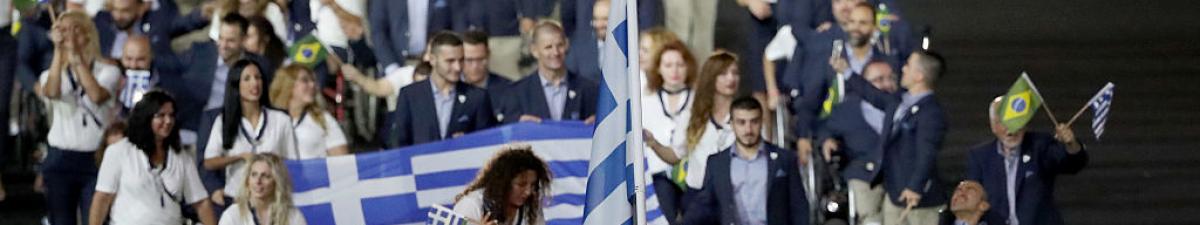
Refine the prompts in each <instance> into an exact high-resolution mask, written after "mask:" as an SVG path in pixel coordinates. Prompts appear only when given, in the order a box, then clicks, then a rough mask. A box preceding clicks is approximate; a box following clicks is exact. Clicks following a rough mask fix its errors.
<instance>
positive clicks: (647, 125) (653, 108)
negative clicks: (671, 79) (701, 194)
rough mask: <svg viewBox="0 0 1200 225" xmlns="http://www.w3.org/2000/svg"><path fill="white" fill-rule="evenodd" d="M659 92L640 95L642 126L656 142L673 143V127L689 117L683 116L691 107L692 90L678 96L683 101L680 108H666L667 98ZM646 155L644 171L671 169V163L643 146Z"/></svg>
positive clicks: (653, 171)
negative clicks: (680, 96)
mask: <svg viewBox="0 0 1200 225" xmlns="http://www.w3.org/2000/svg"><path fill="white" fill-rule="evenodd" d="M661 95H662V96H661V97H660V94H659V92H648V94H645V95H642V112H643V113H642V128H644V129H646V130H649V131H650V133H651V134H653V135H654V139H655V140H657V141H658V143H666V144H671V143H674V141H675V139H674V135H675V129H678V128H679V127H681V126H682V125H680V124H685V123H687V122H688V118H689V117H685V116H686V115H689V114H690V113H687V112H688V111H690V110H691V109H692V100H691V99H692V98H691V96H692V92H691V91H688V92H687V93H686V94H685V96H682V98H680V101H684V103H683V104H684V105H683V107H682V108H674V109H667V108H669V107H670V106H669V105H668V104H666V102H664V101H665V100H667V96H666V95H667V94H666V93H662V94H661ZM645 155H646V167H648V168H647V169H646V173H648V174H655V173H658V172H663V171H667V170H670V169H671V165H668V164H667V163H666V162H663V160H662V158H660V157H658V154H657V153H654V150H651V149H650V147H649V146H646V147H645Z"/></svg>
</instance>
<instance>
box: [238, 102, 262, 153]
mask: <svg viewBox="0 0 1200 225" xmlns="http://www.w3.org/2000/svg"><path fill="white" fill-rule="evenodd" d="M263 110H265V109H263ZM259 115H260V116H262V123H261V124H259V125H261V126H262V130H259V131H258V134H256V135H255V136H254V138H253V139H252V138H250V132H249V131H246V126H241V124H238V129H241V130H242V137H244V138H246V142H250V152H251V153H258V145H259V144H261V143H260V141H262V137H263V134H265V133H267V132H266V131H267V119H268V118H269V117H267V112H266V111H263V112H261V113H260V114H259Z"/></svg>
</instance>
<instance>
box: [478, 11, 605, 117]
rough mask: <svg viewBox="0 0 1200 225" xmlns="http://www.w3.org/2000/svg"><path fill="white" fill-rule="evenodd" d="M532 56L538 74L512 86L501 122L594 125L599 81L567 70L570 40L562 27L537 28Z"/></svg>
mask: <svg viewBox="0 0 1200 225" xmlns="http://www.w3.org/2000/svg"><path fill="white" fill-rule="evenodd" d="M529 52H530V53H532V54H533V57H534V58H536V59H537V70H536V71H534V72H533V74H531V75H529V76H526V77H525V78H523V79H521V80H520V81H517V82H516V83H513V85H512V86H509V88H508V89H507V91H506V92H507V93H506V94H507V95H508V97H509V99H510V100H509V101H508V102H507V104H508V106H506V107H504V110H505V111H506V112H504V113H503V114H504V115H503V117H504V118H502V119H501V120H503V121H504V122H505V123H512V122H518V121H521V122H541V121H543V120H582V121H584V122H587V123H591V122H594V121H595V120H596V116H595V114H596V101H597V99H598V95H599V90H598V88H599V87H598V85H597V84H596V82H595V81H592V80H591V79H587V78H582V77H580V76H579V75H576V74H574V73H571V72H569V71H568V70H567V67H566V63H564V58H565V57H564V56H566V54H567V38H566V35H564V34H563V29H562V26H559V25H558V24H557V23H554V22H542V23H540V24H538V25H537V26H536V27H534V28H533V42H532V43H530V45H529Z"/></svg>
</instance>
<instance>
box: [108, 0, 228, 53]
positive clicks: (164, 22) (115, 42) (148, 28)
mask: <svg viewBox="0 0 1200 225" xmlns="http://www.w3.org/2000/svg"><path fill="white" fill-rule="evenodd" d="M150 8H151V4H150V3H149V2H146V1H142V0H112V1H110V2H109V7H107V9H106V10H104V11H100V12H99V13H96V17H94V18H92V21H94V22H95V23H96V31H97V32H98V33H99V34H100V51H101V52H103V53H104V55H106V56H109V57H110V58H120V57H121V52H122V50H123V49H122V48H123V47H124V46H125V41H126V40H128V38H129V36H133V35H137V34H141V35H145V36H147V37H150V46H152V49H153V50H154V51H155V52H154V53H155V55H157V56H158V57H173V56H174V54H173V52H171V51H170V50H171V40H172V39H174V38H175V37H179V36H182V35H184V34H187V33H188V32H191V31H194V30H197V29H200V28H204V26H207V25H208V22H209V21H208V19H207V17H206V16H205V15H204V13H202V11H203V10H192V13H190V14H189V15H187V16H183V17H180V16H179V15H178V14H177V13H178V12H175V11H171V10H165V9H163V8H160V9H159V10H151V9H150Z"/></svg>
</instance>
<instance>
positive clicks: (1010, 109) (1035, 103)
mask: <svg viewBox="0 0 1200 225" xmlns="http://www.w3.org/2000/svg"><path fill="white" fill-rule="evenodd" d="M1003 103H1004V105H1003V107H1001V108H1000V109H999V110H1000V112H999V115H1000V121H1001V123H1003V124H1004V126H1005V127H1006V128H1008V131H1009V132H1010V133H1011V132H1016V131H1017V130H1020V129H1021V128H1023V127H1025V124H1026V123H1029V120H1031V119H1033V115H1034V114H1035V113H1037V110H1038V107H1041V105H1042V96H1041V95H1040V94H1038V93H1037V90H1036V89H1035V87H1034V86H1033V81H1030V80H1029V74H1026V73H1021V78H1018V79H1017V82H1016V83H1014V84H1013V86H1012V88H1009V89H1008V94H1005V95H1004V101H1003Z"/></svg>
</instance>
